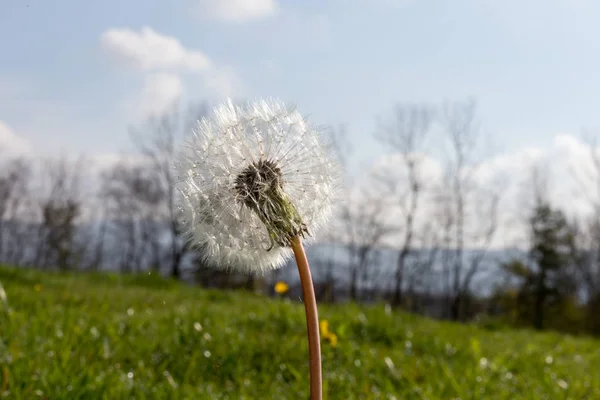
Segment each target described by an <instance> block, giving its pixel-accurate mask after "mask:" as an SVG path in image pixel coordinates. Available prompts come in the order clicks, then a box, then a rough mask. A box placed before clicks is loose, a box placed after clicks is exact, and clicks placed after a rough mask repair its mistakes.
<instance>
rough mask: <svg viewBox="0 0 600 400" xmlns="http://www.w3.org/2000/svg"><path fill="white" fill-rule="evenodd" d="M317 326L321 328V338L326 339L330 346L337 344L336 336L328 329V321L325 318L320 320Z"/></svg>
mask: <svg viewBox="0 0 600 400" xmlns="http://www.w3.org/2000/svg"><path fill="white" fill-rule="evenodd" d="M319 327H320V328H321V336H322V337H323V339H325V340H327V341H328V342H329V344H330V345H331V347H336V346H337V344H338V337H337V335H336V334H335V333H333V332H331V331H330V330H329V322H328V321H327V320H326V319H324V320H321V323H320V324H319Z"/></svg>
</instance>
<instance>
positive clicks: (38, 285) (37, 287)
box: [33, 283, 42, 292]
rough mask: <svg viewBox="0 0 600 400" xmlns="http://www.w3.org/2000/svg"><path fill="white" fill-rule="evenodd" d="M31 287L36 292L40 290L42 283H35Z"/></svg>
mask: <svg viewBox="0 0 600 400" xmlns="http://www.w3.org/2000/svg"><path fill="white" fill-rule="evenodd" d="M33 289H34V290H35V291H36V292H39V291H40V290H42V285H40V284H39V283H36V285H35V286H34V287H33Z"/></svg>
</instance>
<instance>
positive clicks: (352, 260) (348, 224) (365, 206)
mask: <svg viewBox="0 0 600 400" xmlns="http://www.w3.org/2000/svg"><path fill="white" fill-rule="evenodd" d="M329 133H330V135H329V139H330V141H331V143H332V146H333V148H334V150H335V151H336V153H337V156H338V159H339V161H340V162H341V164H342V165H343V166H344V167H347V160H348V157H350V156H351V154H352V148H351V145H350V142H349V140H348V138H347V136H346V130H345V128H344V127H343V126H341V127H338V128H337V129H331V130H330V131H329ZM363 189H364V188H363ZM363 189H361V188H360V187H359V186H358V185H357V183H356V181H353V180H352V179H347V182H346V188H345V190H346V196H345V199H344V201H343V202H341V203H339V204H338V206H337V209H336V214H337V215H336V223H337V224H336V227H335V228H334V232H331V233H330V234H333V235H334V236H335V237H336V239H337V240H336V241H338V242H339V241H341V242H342V243H343V244H344V246H345V247H346V250H347V253H348V269H349V282H348V283H349V296H350V298H351V299H352V300H358V299H359V296H360V293H359V287H360V285H361V283H362V284H367V283H369V284H370V285H371V286H372V287H371V291H374V290H375V287H374V285H375V284H376V272H377V271H375V267H376V263H374V262H373V261H374V260H373V257H375V256H376V254H377V251H378V247H379V245H380V244H381V242H382V240H383V238H384V237H385V236H386V235H387V234H389V229H390V228H389V226H388V225H387V224H386V223H385V221H384V211H385V209H384V207H385V204H384V201H383V200H382V199H381V198H379V197H374V196H372V194H371V193H369V192H368V191H365V190H363ZM332 256H333V255H332Z"/></svg>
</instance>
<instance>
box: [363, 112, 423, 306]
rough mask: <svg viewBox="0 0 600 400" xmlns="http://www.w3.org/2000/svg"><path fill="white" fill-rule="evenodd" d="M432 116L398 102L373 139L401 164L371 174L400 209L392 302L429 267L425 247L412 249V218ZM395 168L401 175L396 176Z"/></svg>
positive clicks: (419, 202) (414, 230) (414, 229)
mask: <svg viewBox="0 0 600 400" xmlns="http://www.w3.org/2000/svg"><path fill="white" fill-rule="evenodd" d="M433 117H434V110H433V108H432V107H431V106H428V105H419V104H399V105H397V106H396V108H395V110H394V117H393V119H392V120H391V121H389V122H387V121H386V122H382V123H380V126H379V129H378V130H377V132H376V134H375V137H376V139H378V140H379V141H380V142H381V143H382V144H383V145H384V146H386V147H387V148H389V149H391V150H392V151H393V152H394V153H395V154H396V155H397V156H398V157H399V161H400V164H401V165H400V166H396V171H391V170H389V169H387V170H381V171H379V172H378V173H377V174H376V175H375V176H374V179H375V181H376V182H377V183H378V184H379V185H378V186H379V188H380V190H381V191H382V194H383V195H384V196H387V197H389V198H391V199H394V200H393V201H394V206H395V207H394V208H397V209H398V210H399V212H400V215H399V217H398V220H397V225H398V230H399V232H401V233H400V235H399V238H398V239H397V246H398V247H399V249H400V250H399V253H398V257H397V259H396V268H395V273H394V288H393V298H392V302H393V304H394V305H400V304H402V301H403V290H404V287H405V284H406V280H408V281H409V282H410V286H411V290H412V291H414V289H415V286H416V283H417V275H418V274H419V273H422V272H425V269H428V267H429V265H428V264H427V263H425V265H423V262H424V260H423V259H421V258H422V257H421V256H422V255H423V254H424V252H425V251H426V249H422V252H419V251H416V246H415V242H416V240H418V239H419V238H418V237H417V236H418V235H419V233H418V232H417V231H418V227H417V221H416V218H417V215H418V213H419V212H420V211H421V208H422V203H423V200H424V199H423V189H424V187H425V183H424V182H423V167H424V165H423V164H424V144H425V141H426V139H427V136H428V135H429V133H430V130H431V127H432V122H433ZM400 168H401V169H402V170H401V171H400ZM399 171H400V172H401V176H398V172H399ZM409 261H411V262H409ZM409 264H410V265H409ZM415 267H418V268H415Z"/></svg>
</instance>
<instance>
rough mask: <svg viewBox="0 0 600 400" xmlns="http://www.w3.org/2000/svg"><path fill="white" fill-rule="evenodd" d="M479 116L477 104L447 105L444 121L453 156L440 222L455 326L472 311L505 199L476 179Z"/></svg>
mask: <svg viewBox="0 0 600 400" xmlns="http://www.w3.org/2000/svg"><path fill="white" fill-rule="evenodd" d="M475 111H476V107H475V102H474V101H472V100H468V101H466V102H457V103H452V104H446V105H444V107H443V108H442V112H441V115H440V123H441V126H442V129H443V133H444V134H445V135H446V136H447V138H448V139H449V143H450V154H449V156H448V158H447V163H446V166H445V173H444V177H443V179H442V182H441V185H440V188H439V192H438V195H437V214H438V215H437V218H438V220H439V221H440V224H441V228H442V229H441V231H442V235H441V236H442V240H441V244H442V247H443V250H442V258H441V261H442V263H441V264H442V274H443V285H444V291H445V293H446V295H447V296H448V304H449V315H450V317H451V318H452V319H453V320H458V319H461V318H462V317H463V314H464V313H465V311H466V310H465V307H466V305H467V302H468V300H469V294H470V290H471V284H472V282H473V279H474V277H475V276H476V275H477V274H478V273H479V272H480V269H481V267H482V265H483V262H484V261H485V258H486V256H487V252H488V250H489V247H490V245H491V243H492V239H493V237H494V234H495V233H496V229H497V226H498V202H499V194H498V192H496V191H493V190H490V189H489V188H485V187H482V186H481V184H480V182H478V181H477V179H476V176H475V173H476V171H477V168H478V166H479V163H478V160H477V159H476V158H475V157H476V150H477V145H478V143H479V139H480V131H479V127H478V124H477V121H476V119H475V115H476V112H475ZM467 246H469V247H470V249H468V248H467ZM469 250H471V251H469Z"/></svg>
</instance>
